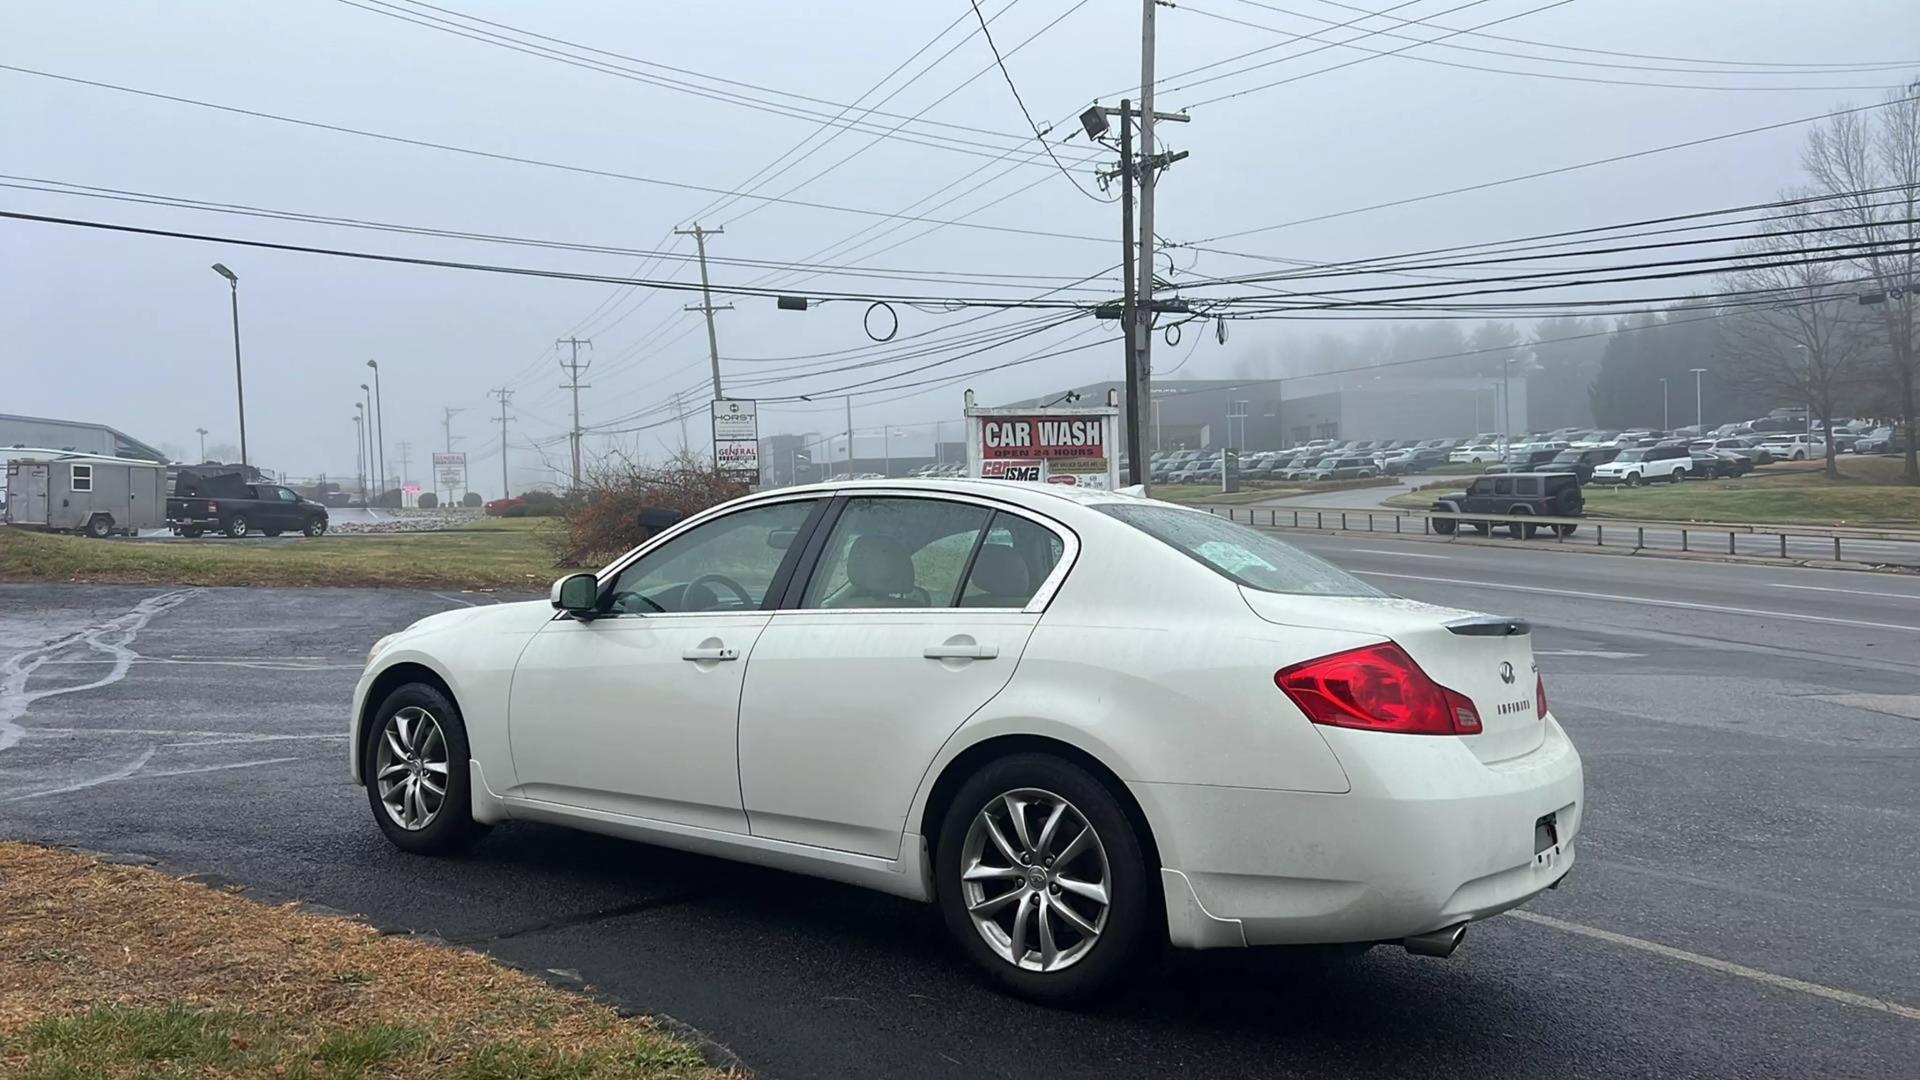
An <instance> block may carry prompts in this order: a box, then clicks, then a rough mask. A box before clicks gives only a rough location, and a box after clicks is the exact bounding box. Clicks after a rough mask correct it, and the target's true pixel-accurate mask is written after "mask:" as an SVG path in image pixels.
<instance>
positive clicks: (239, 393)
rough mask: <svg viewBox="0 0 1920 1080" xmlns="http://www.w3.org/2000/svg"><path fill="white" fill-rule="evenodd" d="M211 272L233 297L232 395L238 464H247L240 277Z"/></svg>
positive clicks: (219, 269)
mask: <svg viewBox="0 0 1920 1080" xmlns="http://www.w3.org/2000/svg"><path fill="white" fill-rule="evenodd" d="M213 272H214V273H216V274H219V275H220V276H221V277H223V278H226V279H227V292H228V293H229V294H231V295H232V297H233V394H234V397H235V398H236V399H238V400H239V403H240V464H242V465H245V464H246V463H247V389H246V385H245V384H244V382H243V381H242V380H241V378H240V277H239V275H238V274H235V273H234V272H233V271H231V270H229V269H227V268H226V266H225V264H222V263H214V264H213Z"/></svg>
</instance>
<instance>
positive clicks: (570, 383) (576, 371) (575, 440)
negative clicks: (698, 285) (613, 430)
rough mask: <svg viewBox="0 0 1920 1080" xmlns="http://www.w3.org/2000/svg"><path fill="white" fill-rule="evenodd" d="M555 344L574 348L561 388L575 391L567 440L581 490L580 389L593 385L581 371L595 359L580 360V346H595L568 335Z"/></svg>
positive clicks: (576, 486)
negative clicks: (582, 379)
mask: <svg viewBox="0 0 1920 1080" xmlns="http://www.w3.org/2000/svg"><path fill="white" fill-rule="evenodd" d="M708 318H709V319H711V318H712V316H708ZM708 333H709V334H711V333H712V328H711V327H709V328H708ZM554 344H556V345H567V346H571V347H572V349H573V357H572V359H570V360H562V361H560V370H561V371H564V372H566V373H567V382H566V383H565V384H563V385H562V386H561V387H560V389H562V390H571V391H573V431H572V433H571V434H570V436H569V437H568V440H567V441H568V442H569V443H571V444H572V446H573V490H575V491H579V490H580V391H582V390H590V389H592V386H591V385H588V384H582V383H581V382H580V373H581V372H583V371H585V370H587V369H588V368H590V367H592V366H593V361H591V360H589V361H587V362H586V363H584V364H582V363H581V362H580V346H582V345H585V346H586V347H587V348H589V349H591V348H593V342H592V341H591V340H587V339H584V338H576V337H566V338H561V339H560V340H558V341H556V342H554Z"/></svg>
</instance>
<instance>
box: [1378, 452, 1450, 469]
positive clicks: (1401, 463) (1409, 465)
mask: <svg viewBox="0 0 1920 1080" xmlns="http://www.w3.org/2000/svg"><path fill="white" fill-rule="evenodd" d="M1446 463H1447V452H1446V451H1445V450H1442V449H1440V448H1438V447H1430V446H1422V447H1416V448H1414V449H1412V450H1403V451H1400V452H1399V453H1397V454H1392V455H1389V456H1388V457H1387V458H1386V459H1385V460H1383V461H1381V463H1380V472H1381V475H1383V476H1406V475H1408V474H1410V473H1418V472H1424V471H1426V470H1427V469H1432V468H1435V467H1437V466H1440V465H1445V464H1446Z"/></svg>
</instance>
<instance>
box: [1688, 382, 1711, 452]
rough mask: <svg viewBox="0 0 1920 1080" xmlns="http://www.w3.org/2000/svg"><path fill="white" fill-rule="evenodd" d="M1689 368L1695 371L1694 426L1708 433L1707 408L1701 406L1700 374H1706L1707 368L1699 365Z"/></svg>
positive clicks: (1701, 431)
mask: <svg viewBox="0 0 1920 1080" xmlns="http://www.w3.org/2000/svg"><path fill="white" fill-rule="evenodd" d="M1687 370H1688V371H1691V372H1693V426H1694V427H1697V428H1699V429H1700V432H1699V433H1700V434H1702V435H1705V434H1706V433H1707V422H1706V420H1705V419H1704V417H1705V415H1706V413H1705V410H1703V409H1702V408H1701V407H1700V376H1702V375H1704V374H1706V371H1707V369H1706V368H1703V367H1697V368H1688V369H1687Z"/></svg>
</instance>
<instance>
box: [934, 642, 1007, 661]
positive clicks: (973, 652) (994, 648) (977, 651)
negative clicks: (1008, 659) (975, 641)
mask: <svg viewBox="0 0 1920 1080" xmlns="http://www.w3.org/2000/svg"><path fill="white" fill-rule="evenodd" d="M920 655H922V656H924V657H926V658H927V659H929V660H991V659H993V658H994V657H996V656H999V655H1000V646H998V645H957V644H956V645H929V646H927V647H926V648H925V649H924V650H922V651H921V653H920Z"/></svg>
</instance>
